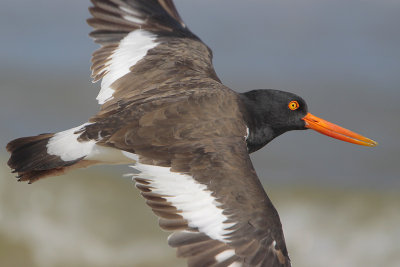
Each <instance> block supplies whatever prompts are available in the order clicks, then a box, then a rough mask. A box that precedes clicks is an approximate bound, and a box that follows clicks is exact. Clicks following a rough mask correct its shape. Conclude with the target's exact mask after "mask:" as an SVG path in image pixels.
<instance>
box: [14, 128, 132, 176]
mask: <svg viewBox="0 0 400 267" xmlns="http://www.w3.org/2000/svg"><path fill="white" fill-rule="evenodd" d="M86 125H87V124H83V125H81V126H78V127H76V128H72V129H69V130H66V131H63V132H59V133H46V134H40V135H37V136H30V137H22V138H18V139H15V140H13V141H11V142H10V143H8V144H7V151H8V152H10V153H11V156H10V159H9V160H8V166H10V168H12V169H13V172H14V173H17V178H18V180H19V181H27V182H29V183H32V182H35V181H37V180H39V179H41V178H45V177H48V176H58V175H62V174H64V173H66V172H67V171H69V170H71V169H76V168H84V167H88V166H91V165H95V164H122V163H131V162H132V159H131V158H128V157H126V155H125V154H124V152H122V151H121V150H117V149H114V148H109V147H105V146H101V145H98V144H96V143H97V141H98V140H80V138H79V137H80V135H81V134H82V132H83V131H85V126H86Z"/></svg>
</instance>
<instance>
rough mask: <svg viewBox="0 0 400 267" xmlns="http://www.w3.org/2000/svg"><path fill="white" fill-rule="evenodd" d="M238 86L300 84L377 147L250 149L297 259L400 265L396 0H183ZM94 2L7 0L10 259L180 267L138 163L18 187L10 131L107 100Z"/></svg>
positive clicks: (80, 115)
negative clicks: (145, 194) (96, 62)
mask: <svg viewBox="0 0 400 267" xmlns="http://www.w3.org/2000/svg"><path fill="white" fill-rule="evenodd" d="M175 2H176V5H177V7H178V10H179V11H180V13H181V15H182V17H183V19H184V20H185V22H186V24H187V25H188V26H189V27H190V29H191V30H192V31H193V32H195V33H196V34H197V35H198V36H200V37H201V38H202V40H203V41H204V42H206V43H207V44H208V45H209V46H210V47H211V48H212V49H213V51H214V63H215V67H216V70H217V73H218V74H219V76H220V78H221V79H222V81H223V82H224V83H225V84H226V85H228V86H229V87H231V88H233V89H235V90H237V91H246V90H249V89H255V88H275V89H281V90H287V91H291V92H294V93H296V94H299V95H300V96H302V97H303V98H304V99H306V101H307V102H308V105H309V109H310V112H312V113H313V114H315V115H317V116H319V117H322V118H324V119H327V120H329V121H332V122H334V123H337V124H339V125H341V126H344V127H346V128H349V129H351V130H354V131H356V132H359V133H361V134H363V135H365V136H367V137H370V138H372V139H374V140H376V141H378V142H379V146H378V147H376V148H365V147H359V146H355V145H351V144H348V143H344V142H340V141H337V140H333V139H330V138H328V137H326V136H322V135H319V134H317V133H314V132H311V131H300V132H299V131H297V132H290V133H287V134H285V135H283V136H281V137H279V138H277V139H276V140H274V141H273V142H272V143H271V144H269V145H268V146H267V147H266V148H264V149H262V150H261V151H259V152H256V153H254V154H253V155H252V159H253V162H254V165H255V168H256V170H257V172H258V175H259V177H260V179H261V181H262V182H263V184H264V185H265V188H266V190H267V193H268V194H269V195H270V197H271V199H272V200H273V202H274V204H275V206H276V207H277V209H278V211H279V213H280V215H281V220H282V224H283V227H284V231H285V236H286V242H287V245H288V249H289V253H290V255H291V259H292V261H293V265H294V266H307V267H313V266H371V267H373V266H400V227H399V226H400V194H399V193H400V177H399V176H400V175H399V173H400V142H399V136H400V123H399V122H400V119H399V114H400V105H399V102H400V75H399V74H400V50H399V47H400V35H399V31H398V29H399V27H400V16H399V14H400V1H398V0H380V1H374V0H337V1H327V0H323V1H320V0H304V1H303V0H300V1H299V0H297V1H277V0H275V1H272V0H269V1H265V0H251V1H239V0H220V1H210V0H203V1H195V0H179V1H175ZM88 6H89V1H82V0H69V1H61V0H53V1H50V0H37V1H28V0H21V1H12V0H2V5H1V9H0V36H1V44H0V47H1V49H0V94H1V95H0V127H1V128H0V145H1V147H2V149H1V154H0V160H1V165H0V176H1V179H0V266H44V267H46V266H184V264H185V262H184V261H182V260H178V259H175V252H174V250H173V249H171V248H169V247H168V246H167V244H166V236H167V233H164V232H162V231H161V230H159V229H158V226H157V220H156V217H155V216H154V215H153V214H152V213H151V211H150V210H149V209H148V208H147V207H146V206H145V204H144V201H143V200H142V199H141V198H140V196H139V194H138V192H137V190H136V189H135V188H134V185H133V183H132V182H131V181H130V179H128V178H123V177H122V174H123V173H126V172H130V171H129V168H128V167H126V166H122V167H115V166H114V167H96V168H90V169H87V170H80V171H74V172H72V173H71V174H68V175H65V176H61V177H57V178H51V179H45V180H43V181H40V182H38V183H35V184H33V185H27V184H20V183H17V182H16V181H15V179H13V175H12V174H10V173H9V169H8V168H7V167H6V161H7V153H6V151H5V149H4V147H5V145H6V144H7V142H8V141H9V140H10V139H13V138H16V137H21V136H27V135H36V134H39V133H43V132H54V131H60V130H64V129H67V128H70V127H73V126H76V125H79V124H81V123H83V122H85V121H86V119H87V118H88V117H90V116H91V115H92V114H94V113H95V112H96V111H97V110H98V106H97V103H96V101H95V97H96V95H97V93H98V90H99V85H98V84H95V85H93V84H91V83H90V78H89V75H90V71H89V67H90V61H89V59H90V54H91V53H92V52H93V51H94V50H95V49H96V48H97V45H95V44H93V43H92V41H91V40H90V39H89V38H88V37H87V34H88V32H89V31H90V28H89V26H87V25H86V23H85V19H86V18H88V17H89V13H88V11H87V7H88Z"/></svg>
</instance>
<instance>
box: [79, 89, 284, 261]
mask: <svg viewBox="0 0 400 267" xmlns="http://www.w3.org/2000/svg"><path fill="white" fill-rule="evenodd" d="M206 88H207V89H201V88H197V89H196V90H194V89H193V90H192V91H185V92H186V94H182V95H177V96H175V97H169V96H168V97H160V98H157V99H153V100H152V101H137V102H134V103H131V104H130V105H128V106H126V107H124V108H123V109H121V111H120V112H119V113H118V114H112V115H110V116H107V117H98V118H97V121H96V122H95V123H94V124H92V125H88V126H87V127H86V133H85V134H84V135H83V136H82V138H89V139H90V138H95V137H98V133H99V131H100V130H101V131H102V132H101V136H102V138H103V139H102V141H101V142H102V143H103V145H106V146H112V147H115V148H118V149H121V150H124V151H128V152H130V153H131V156H132V158H133V159H135V160H136V161H137V164H135V166H133V167H134V168H136V169H138V170H140V171H141V173H140V174H139V175H138V176H137V178H136V182H137V187H138V188H139V189H140V190H141V191H142V195H143V196H144V197H145V198H146V202H147V204H148V205H149V206H150V207H151V208H152V209H153V211H154V212H155V214H156V215H158V216H159V217H160V218H161V219H160V226H161V227H162V228H163V229H166V230H170V231H174V233H173V234H172V235H171V236H170V238H169V244H170V245H171V246H173V247H177V248H178V256H181V257H187V258H188V263H189V265H190V266H229V265H230V264H232V263H235V264H238V266H290V261H289V258H288V254H287V250H286V246H285V241H284V236H283V233H282V228H281V223H280V220H279V216H278V214H277V212H276V210H275V208H274V207H273V205H272V203H271V201H270V200H269V198H268V197H267V195H266V193H265V191H264V189H263V187H262V185H261V183H260V182H259V180H258V178H257V175H256V173H255V171H254V168H253V166H252V163H251V161H250V158H249V155H248V153H247V146H246V141H245V136H246V125H245V124H244V122H243V119H242V115H241V114H242V113H241V111H240V102H239V100H238V97H237V95H236V94H235V93H234V92H232V91H231V90H229V89H228V88H226V87H223V86H221V85H220V84H218V83H216V82H214V85H213V84H212V83H210V84H209V86H208V87H206ZM189 92H190V93H189ZM99 144H100V143H99Z"/></svg>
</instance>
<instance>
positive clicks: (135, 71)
mask: <svg viewBox="0 0 400 267" xmlns="http://www.w3.org/2000/svg"><path fill="white" fill-rule="evenodd" d="M92 3H93V5H94V6H93V7H91V8H90V9H89V10H90V13H91V14H92V16H93V17H92V18H90V19H89V20H88V24H89V25H91V26H92V27H93V28H94V31H93V32H91V34H90V36H91V37H93V38H94V40H95V42H97V43H99V44H100V45H101V48H100V49H98V50H97V51H96V52H94V54H93V57H92V77H93V81H94V82H96V81H98V80H100V79H102V82H101V90H100V93H99V95H98V96H97V100H98V102H99V104H102V105H103V106H102V110H103V111H106V110H112V109H115V108H118V105H119V104H121V103H126V102H130V101H134V100H135V99H136V98H138V97H139V98H140V97H141V96H143V95H144V94H147V95H149V94H153V95H155V94H159V93H160V92H159V91H158V87H159V86H160V85H168V86H169V87H173V85H174V84H177V83H178V82H179V81H182V80H183V79H185V78H186V79H196V77H197V78H204V77H207V78H210V79H213V80H216V81H219V80H218V78H217V76H216V74H215V71H214V68H213V66H212V52H211V50H210V49H209V48H208V47H207V46H206V45H205V44H204V43H203V42H201V40H200V39H199V38H198V37H197V36H195V35H194V34H193V33H192V32H191V31H190V30H189V29H188V28H187V27H186V25H185V24H184V23H183V21H182V20H181V18H180V17H179V14H178V12H177V10H176V8H175V6H174V4H173V2H172V1H171V0H92Z"/></svg>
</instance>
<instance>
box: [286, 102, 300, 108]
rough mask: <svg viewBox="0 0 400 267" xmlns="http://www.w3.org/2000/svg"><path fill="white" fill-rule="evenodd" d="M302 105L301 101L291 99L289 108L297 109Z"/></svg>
mask: <svg viewBox="0 0 400 267" xmlns="http://www.w3.org/2000/svg"><path fill="white" fill-rule="evenodd" d="M299 107H300V105H299V102H297V101H290V103H289V109H290V110H296V109H298V108H299Z"/></svg>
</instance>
